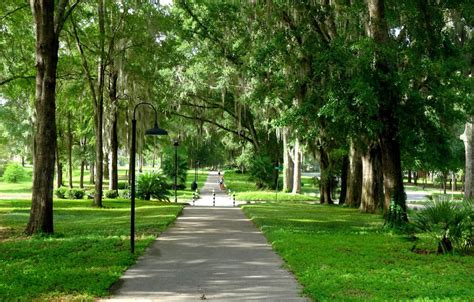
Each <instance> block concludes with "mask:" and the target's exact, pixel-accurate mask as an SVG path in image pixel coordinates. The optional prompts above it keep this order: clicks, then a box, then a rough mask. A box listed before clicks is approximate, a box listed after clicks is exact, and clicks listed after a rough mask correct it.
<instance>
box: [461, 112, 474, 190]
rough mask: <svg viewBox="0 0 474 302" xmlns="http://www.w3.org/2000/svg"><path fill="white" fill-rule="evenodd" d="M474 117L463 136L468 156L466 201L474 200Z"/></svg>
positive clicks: (465, 182) (465, 183)
mask: <svg viewBox="0 0 474 302" xmlns="http://www.w3.org/2000/svg"><path fill="white" fill-rule="evenodd" d="M473 124H474V116H471V120H470V122H469V123H466V126H465V128H464V133H463V135H462V136H461V138H462V140H463V141H464V148H465V154H466V169H465V174H464V199H471V198H474V150H473V144H474V130H473Z"/></svg>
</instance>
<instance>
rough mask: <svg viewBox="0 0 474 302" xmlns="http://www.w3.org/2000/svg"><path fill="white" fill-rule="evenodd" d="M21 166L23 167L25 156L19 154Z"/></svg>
mask: <svg viewBox="0 0 474 302" xmlns="http://www.w3.org/2000/svg"><path fill="white" fill-rule="evenodd" d="M21 166H22V167H25V157H24V156H23V155H22V156H21Z"/></svg>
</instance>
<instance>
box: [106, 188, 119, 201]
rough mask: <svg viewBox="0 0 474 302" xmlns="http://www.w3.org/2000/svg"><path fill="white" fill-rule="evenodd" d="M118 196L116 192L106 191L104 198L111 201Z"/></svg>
mask: <svg viewBox="0 0 474 302" xmlns="http://www.w3.org/2000/svg"><path fill="white" fill-rule="evenodd" d="M118 196H119V193H118V191H117V190H107V191H105V197H106V198H111V199H114V198H117V197H118Z"/></svg>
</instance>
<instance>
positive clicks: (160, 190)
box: [137, 172, 169, 201]
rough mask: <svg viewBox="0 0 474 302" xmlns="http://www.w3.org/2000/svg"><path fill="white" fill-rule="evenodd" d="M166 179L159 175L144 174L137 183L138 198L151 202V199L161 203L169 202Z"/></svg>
mask: <svg viewBox="0 0 474 302" xmlns="http://www.w3.org/2000/svg"><path fill="white" fill-rule="evenodd" d="M168 195H169V192H168V185H167V184H166V178H165V177H163V176H161V175H160V174H158V173H153V172H151V173H143V174H141V175H140V176H139V177H138V181H137V197H138V198H140V199H144V200H150V198H151V197H153V198H154V199H157V200H159V201H169V198H168Z"/></svg>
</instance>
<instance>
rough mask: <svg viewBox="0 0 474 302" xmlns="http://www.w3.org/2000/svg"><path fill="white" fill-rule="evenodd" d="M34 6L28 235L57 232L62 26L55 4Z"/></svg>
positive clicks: (45, 1) (48, 0)
mask: <svg viewBox="0 0 474 302" xmlns="http://www.w3.org/2000/svg"><path fill="white" fill-rule="evenodd" d="M30 3H31V9H32V11H33V18H34V22H35V25H36V26H35V28H36V94H35V114H36V125H35V126H36V127H35V131H34V146H35V150H34V159H33V164H34V166H33V192H32V200H31V210H30V218H29V221H28V225H27V227H26V232H27V233H28V234H33V233H39V232H42V233H53V231H54V228H53V182H54V161H55V152H54V150H56V70H57V64H58V48H59V32H56V30H55V27H56V25H58V24H56V23H55V20H54V19H55V16H54V1H53V0H42V1H41V0H31V1H30ZM59 22H61V20H59ZM60 24H61V23H60ZM61 25H62V24H61ZM51 150H53V152H51Z"/></svg>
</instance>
